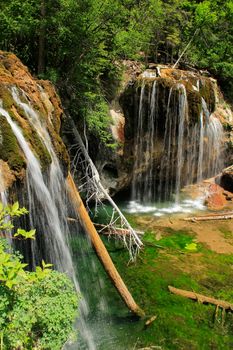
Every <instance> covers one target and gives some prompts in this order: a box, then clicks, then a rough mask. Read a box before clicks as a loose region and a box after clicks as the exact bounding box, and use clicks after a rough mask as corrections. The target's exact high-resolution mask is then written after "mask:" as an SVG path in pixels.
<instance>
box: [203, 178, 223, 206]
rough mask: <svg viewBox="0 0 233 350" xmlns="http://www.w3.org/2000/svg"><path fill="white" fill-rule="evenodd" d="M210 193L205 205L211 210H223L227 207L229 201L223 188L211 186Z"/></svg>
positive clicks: (215, 185)
mask: <svg viewBox="0 0 233 350" xmlns="http://www.w3.org/2000/svg"><path fill="white" fill-rule="evenodd" d="M208 193H209V194H208V196H207V197H206V200H205V204H206V205H207V207H208V208H209V209H210V210H222V209H223V208H224V207H225V206H226V204H227V200H226V197H225V196H224V189H223V188H222V187H220V186H219V185H217V184H210V185H209V187H208Z"/></svg>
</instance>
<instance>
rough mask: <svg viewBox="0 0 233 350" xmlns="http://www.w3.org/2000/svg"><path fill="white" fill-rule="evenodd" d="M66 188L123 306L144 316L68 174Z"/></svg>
mask: <svg viewBox="0 0 233 350" xmlns="http://www.w3.org/2000/svg"><path fill="white" fill-rule="evenodd" d="M67 186H68V189H69V195H70V198H71V200H72V203H73V205H74V208H75V210H76V212H77V215H78V217H79V219H80V223H81V225H82V227H83V229H84V230H85V232H86V234H87V235H88V236H89V237H90V239H91V242H92V244H93V246H94V248H95V250H96V253H97V255H98V257H99V259H100V260H101V262H102V264H103V266H104V268H105V270H106V272H107V274H108V275H109V277H110V278H111V280H112V282H113V284H114V285H115V287H116V289H117V291H118V292H119V294H120V296H121V297H122V299H123V301H124V302H125V304H126V305H127V306H128V308H129V309H130V310H131V311H132V312H133V313H134V314H136V315H138V316H140V317H141V316H144V312H143V310H142V309H141V308H140V307H139V306H138V305H137V304H136V302H135V301H134V299H133V297H132V295H131V294H130V292H129V291H128V289H127V287H126V285H125V283H124V281H123V280H122V278H121V276H120V275H119V273H118V271H117V269H116V267H115V265H114V264H113V262H112V259H111V257H110V256H109V254H108V251H107V249H106V248H105V245H104V244H103V242H102V240H101V238H100V236H99V234H98V233H97V231H96V229H95V226H94V225H93V223H92V221H91V219H90V217H89V215H88V213H87V210H86V208H85V206H84V204H83V201H82V199H81V197H80V195H79V192H78V189H77V187H76V185H75V183H74V180H73V178H72V176H71V174H70V173H69V174H68V177H67Z"/></svg>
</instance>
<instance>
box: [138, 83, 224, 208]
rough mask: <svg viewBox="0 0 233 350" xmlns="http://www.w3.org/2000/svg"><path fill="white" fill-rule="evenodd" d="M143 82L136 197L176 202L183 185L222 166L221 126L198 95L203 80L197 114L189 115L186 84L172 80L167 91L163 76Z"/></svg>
mask: <svg viewBox="0 0 233 350" xmlns="http://www.w3.org/2000/svg"><path fill="white" fill-rule="evenodd" d="M141 84H142V88H141V92H140V99H139V106H138V117H137V123H136V130H137V131H136V142H135V147H134V149H135V153H134V169H133V184H132V189H133V190H132V199H133V200H134V201H138V202H141V203H148V202H149V203H152V202H153V201H156V200H158V199H159V200H160V201H163V200H171V199H172V198H173V201H175V203H177V204H178V203H179V202H180V190H181V188H182V187H183V186H185V185H188V184H192V183H195V182H201V181H202V180H203V179H205V178H209V177H212V176H214V175H216V174H217V173H218V172H219V171H220V170H221V168H222V166H223V164H222V151H223V139H224V137H223V127H222V125H221V123H220V121H219V120H218V119H217V118H216V117H215V116H214V114H211V113H210V111H209V109H208V108H209V107H208V105H207V102H206V101H205V99H204V97H203V96H201V95H200V91H199V90H200V86H201V82H200V80H198V81H197V87H196V86H193V91H194V92H192V93H195V94H196V95H195V96H197V94H198V96H200V97H198V98H199V100H200V106H199V105H198V106H199V107H198V108H200V112H199V115H197V116H196V117H194V116H192V115H189V114H190V108H189V98H188V92H187V88H186V85H185V83H180V82H176V83H174V84H172V85H171V86H170V88H169V90H168V89H167V90H166V91H167V92H166V93H165V92H164V91H165V90H164V87H163V86H162V87H161V84H159V78H156V79H155V80H154V81H153V84H151V81H148V80H146V79H143V80H142V83H141ZM194 87H195V89H194ZM189 94H191V93H190V91H189ZM161 98H162V100H161ZM195 98H196V99H197V97H195ZM199 100H198V99H197V102H195V103H198V101H199ZM165 103H166V105H165Z"/></svg>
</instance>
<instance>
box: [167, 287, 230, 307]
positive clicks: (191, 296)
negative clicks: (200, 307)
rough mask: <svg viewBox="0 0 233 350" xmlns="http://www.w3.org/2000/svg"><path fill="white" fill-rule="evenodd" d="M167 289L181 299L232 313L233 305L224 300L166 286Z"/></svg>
mask: <svg viewBox="0 0 233 350" xmlns="http://www.w3.org/2000/svg"><path fill="white" fill-rule="evenodd" d="M168 289H169V291H170V292H171V293H173V294H176V295H180V296H182V297H185V298H189V299H193V300H196V301H198V302H200V303H202V304H213V305H215V306H217V307H218V308H219V307H221V308H222V309H224V310H226V311H230V312H233V304H231V303H229V302H227V301H224V300H220V299H215V298H212V297H207V296H205V295H202V294H198V293H195V292H190V291H187V290H184V289H178V288H175V287H172V286H168Z"/></svg>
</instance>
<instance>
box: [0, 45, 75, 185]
mask: <svg viewBox="0 0 233 350" xmlns="http://www.w3.org/2000/svg"><path fill="white" fill-rule="evenodd" d="M0 107H1V108H2V113H0V170H1V177H2V181H1V187H2V188H1V191H2V190H4V189H7V188H8V187H10V186H11V185H12V184H13V183H14V182H15V181H21V180H23V179H24V177H25V169H26V161H25V156H24V154H23V152H22V150H21V148H20V147H19V144H18V142H17V139H16V137H15V135H14V134H13V132H12V129H11V127H10V125H9V123H8V122H7V120H6V118H5V116H4V115H3V114H4V113H3V112H4V111H5V112H6V113H8V114H9V116H10V117H11V119H12V120H13V121H14V122H16V123H17V125H18V126H19V127H20V128H21V130H22V131H23V135H24V137H25V139H26V141H27V143H28V144H29V146H30V148H31V149H32V150H33V153H34V155H35V156H36V158H37V159H38V160H39V161H40V164H41V166H42V168H43V170H44V171H46V169H47V167H48V166H49V164H50V163H51V157H50V155H49V153H48V151H47V149H46V147H45V145H44V144H43V142H42V141H41V138H40V137H39V136H38V133H37V130H36V129H37V126H36V124H35V121H34V120H33V117H34V118H35V116H36V115H37V116H38V118H39V119H40V121H41V123H42V124H43V125H46V128H47V130H48V132H49V134H50V137H51V140H52V143H53V147H54V149H55V152H56V154H57V156H58V158H59V159H60V161H61V163H62V164H63V170H64V172H67V170H68V166H69V157H68V154H67V151H66V148H65V146H64V144H63V142H62V140H61V138H60V136H59V132H60V128H61V119H62V115H63V111H62V107H61V103H60V100H59V97H58V96H57V94H56V92H55V90H54V88H53V86H52V84H51V83H50V82H48V81H43V80H39V81H38V80H36V79H34V78H33V77H32V75H31V74H30V73H29V71H28V69H27V67H25V66H24V65H23V64H22V63H21V61H20V60H19V59H18V58H17V57H16V56H15V55H13V54H11V53H6V52H2V51H0ZM3 187H4V188H3Z"/></svg>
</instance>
